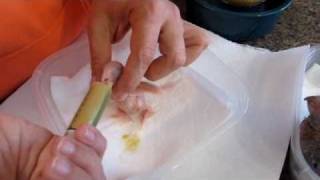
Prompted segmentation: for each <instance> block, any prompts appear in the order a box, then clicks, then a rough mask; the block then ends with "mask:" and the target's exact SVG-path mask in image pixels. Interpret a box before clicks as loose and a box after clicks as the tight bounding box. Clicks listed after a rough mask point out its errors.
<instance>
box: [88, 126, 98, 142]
mask: <svg viewBox="0 0 320 180" xmlns="http://www.w3.org/2000/svg"><path fill="white" fill-rule="evenodd" d="M85 136H86V138H87V139H88V140H89V141H94V139H95V138H96V137H95V136H96V135H95V134H94V132H93V129H92V128H91V127H87V129H86V131H85Z"/></svg>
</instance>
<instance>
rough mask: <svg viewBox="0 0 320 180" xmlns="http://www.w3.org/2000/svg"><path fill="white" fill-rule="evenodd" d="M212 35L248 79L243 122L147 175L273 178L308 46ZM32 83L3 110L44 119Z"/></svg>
mask: <svg viewBox="0 0 320 180" xmlns="http://www.w3.org/2000/svg"><path fill="white" fill-rule="evenodd" d="M211 36H212V46H210V49H211V50H212V51H213V52H215V54H216V56H218V57H219V58H220V59H221V60H223V61H224V62H225V63H226V65H228V66H229V67H230V68H231V69H232V70H233V71H235V72H236V73H237V74H238V76H239V77H240V79H241V80H242V81H243V82H245V84H246V85H247V87H248V90H249V95H250V104H249V108H250V110H249V111H248V113H247V115H246V116H245V117H244V119H243V121H242V122H241V123H239V124H237V125H236V126H234V127H233V128H232V129H229V130H228V131H227V132H225V133H224V134H223V135H221V136H220V137H219V138H217V139H215V140H214V141H213V142H212V146H210V147H209V148H208V149H207V150H208V151H207V152H204V153H202V154H198V155H196V156H190V157H188V161H187V162H186V164H189V166H185V167H180V168H179V167H177V169H176V170H175V171H174V173H172V174H170V173H169V174H164V177H162V178H159V176H154V178H149V179H148V180H150V179H183V180H188V179H190V180H194V179H199V180H211V179H224V180H228V179H230V180H232V179H237V180H257V179H259V180H264V179H265V180H276V179H278V178H279V175H280V172H281V168H282V164H283V162H284V157H285V155H286V151H287V145H288V142H289V138H290V135H291V132H292V128H293V125H294V122H295V120H296V119H295V118H296V115H295V114H296V112H297V111H299V107H296V104H299V103H298V101H299V97H301V94H302V93H301V92H299V90H298V89H299V88H300V91H301V87H302V77H303V71H304V64H305V62H304V57H305V56H306V55H307V54H308V53H309V47H308V46H305V47H300V48H294V49H291V50H287V51H282V52H277V53H273V52H269V51H267V50H261V49H255V48H252V47H248V46H242V45H238V44H236V43H232V42H229V41H227V40H225V39H222V38H221V37H219V36H216V35H212V34H211ZM80 40H83V39H80ZM77 43H78V42H76V43H75V44H77ZM48 60H50V59H48ZM32 88H33V87H32V84H30V81H29V82H28V83H27V84H26V85H25V86H23V87H22V88H21V89H19V90H18V91H17V92H16V93H15V94H14V95H12V96H11V97H10V98H9V99H8V100H7V101H6V102H4V103H3V104H2V106H1V107H0V109H1V111H4V112H7V113H9V114H12V115H15V116H18V117H23V118H26V119H29V120H30V121H31V122H33V120H35V121H37V124H41V123H42V124H45V123H44V122H43V118H42V117H41V116H40V113H39V111H38V107H37V102H33V101H34V99H35V98H33V96H34V94H33V92H32ZM297 88H298V89H297ZM297 98H298V99H297ZM43 126H45V125H43ZM142 179H143V178H142Z"/></svg>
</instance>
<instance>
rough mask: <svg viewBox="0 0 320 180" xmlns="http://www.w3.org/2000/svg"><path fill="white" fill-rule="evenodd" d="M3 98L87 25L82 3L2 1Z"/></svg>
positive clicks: (0, 56) (78, 0)
mask: <svg viewBox="0 0 320 180" xmlns="http://www.w3.org/2000/svg"><path fill="white" fill-rule="evenodd" d="M0 17H1V19H2V20H1V21H0V68H1V69H0V99H3V98H4V97H6V96H7V95H9V94H10V93H11V92H12V91H13V90H14V89H16V88H17V87H18V86H19V85H21V84H22V83H23V82H24V81H25V80H26V79H28V78H29V77H30V76H31V75H32V72H33V70H34V69H35V68H36V66H37V65H38V64H39V63H40V62H41V60H43V59H44V58H46V57H47V56H48V55H50V54H52V53H54V52H55V51H57V50H59V49H61V48H63V47H65V46H67V45H68V44H69V43H71V42H72V41H73V40H74V39H76V38H77V36H78V35H79V34H80V33H81V31H82V30H83V29H84V27H85V25H86V22H87V10H86V3H83V2H82V1H81V0H28V1H25V0H13V1H11V0H10V1H0Z"/></svg>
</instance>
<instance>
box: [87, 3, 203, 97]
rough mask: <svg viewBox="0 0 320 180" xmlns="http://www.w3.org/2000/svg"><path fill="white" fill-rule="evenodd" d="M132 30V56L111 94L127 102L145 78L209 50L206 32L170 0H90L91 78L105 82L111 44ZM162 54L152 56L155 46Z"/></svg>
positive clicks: (164, 72)
mask: <svg viewBox="0 0 320 180" xmlns="http://www.w3.org/2000/svg"><path fill="white" fill-rule="evenodd" d="M130 28H131V29H132V37H131V44H130V47H131V54H130V55H129V58H128V62H127V64H126V65H125V67H124V70H123V73H122V74H121V76H120V77H119V79H118V81H117V83H116V84H115V87H114V93H113V98H114V99H115V100H118V101H123V100H124V99H125V98H126V97H127V96H128V94H130V93H131V92H133V91H135V89H136V88H137V87H138V86H139V84H140V82H141V80H142V78H143V77H146V78H147V79H149V80H158V79H160V78H162V77H164V76H166V75H168V74H169V73H171V72H172V71H175V70H176V69H178V68H179V67H181V66H186V65H188V64H190V63H191V62H193V61H194V60H195V59H196V58H197V57H198V56H199V55H200V53H201V51H202V50H203V49H205V48H206V46H207V44H208V42H207V37H206V33H205V32H204V31H203V30H202V29H200V28H198V27H196V26H194V25H192V24H190V23H187V22H184V21H183V20H182V19H181V17H180V12H179V9H178V8H177V7H176V6H175V5H174V4H173V3H171V2H170V1H168V0H122V1H117V0H92V6H91V10H90V22H89V31H88V32H89V41H90V51H91V59H92V63H91V65H92V78H93V80H94V81H102V74H103V69H104V66H105V65H106V64H108V63H110V62H111V60H112V59H111V57H112V55H111V44H112V43H114V42H117V41H119V40H120V39H122V38H123V37H124V35H125V34H126V33H127V31H128V30H129V29H130ZM158 43H159V49H160V52H161V54H162V55H161V56H160V57H157V58H156V59H154V55H155V52H156V49H157V48H158Z"/></svg>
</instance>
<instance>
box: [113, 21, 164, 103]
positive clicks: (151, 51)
mask: <svg viewBox="0 0 320 180" xmlns="http://www.w3.org/2000/svg"><path fill="white" fill-rule="evenodd" d="M131 26H132V36H131V44H130V48H131V54H130V55H129V58H128V62H127V64H126V66H125V67H124V71H123V74H122V75H121V76H120V79H119V81H118V82H117V83H116V85H115V88H114V89H115V91H114V94H113V98H114V99H115V100H118V101H123V100H124V99H125V98H126V97H127V96H128V94H129V93H131V92H133V91H134V90H135V89H136V88H137V87H138V85H139V84H140V81H141V79H142V78H143V77H144V74H145V73H146V71H147V69H148V67H149V65H150V64H151V62H152V60H153V58H154V55H155V52H156V48H157V42H158V37H159V34H160V27H161V24H160V23H158V22H156V23H154V22H152V21H149V20H147V19H146V20H143V21H140V22H137V23H134V24H131Z"/></svg>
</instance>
